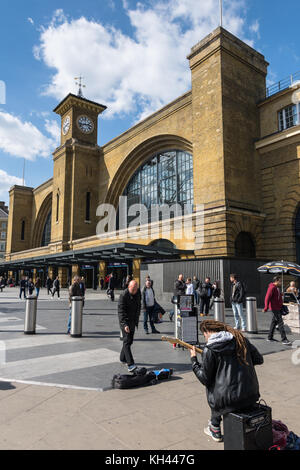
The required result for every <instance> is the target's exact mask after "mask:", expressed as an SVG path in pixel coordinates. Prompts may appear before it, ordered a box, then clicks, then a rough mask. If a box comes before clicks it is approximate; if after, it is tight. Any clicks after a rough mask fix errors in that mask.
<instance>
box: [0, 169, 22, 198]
mask: <svg viewBox="0 0 300 470" xmlns="http://www.w3.org/2000/svg"><path fill="white" fill-rule="evenodd" d="M15 184H18V185H21V184H22V178H18V177H17V176H12V175H9V174H8V173H6V171H4V170H0V199H1V200H4V201H6V202H7V201H8V191H9V189H10V188H11V187H12V186H13V185H15Z"/></svg>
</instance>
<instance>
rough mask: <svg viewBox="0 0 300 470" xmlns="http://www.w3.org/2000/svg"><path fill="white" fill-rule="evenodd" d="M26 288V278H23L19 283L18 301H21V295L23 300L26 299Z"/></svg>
mask: <svg viewBox="0 0 300 470" xmlns="http://www.w3.org/2000/svg"><path fill="white" fill-rule="evenodd" d="M26 287H27V281H26V278H25V277H24V276H23V277H22V279H21V281H20V295H19V297H20V299H22V294H23V295H24V299H26Z"/></svg>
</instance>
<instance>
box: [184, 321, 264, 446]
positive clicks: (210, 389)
mask: <svg viewBox="0 0 300 470" xmlns="http://www.w3.org/2000/svg"><path fill="white" fill-rule="evenodd" d="M200 330H201V332H202V333H203V335H204V338H205V341H206V346H205V348H204V350H203V354H202V361H201V363H199V362H198V359H197V353H196V349H195V347H193V349H192V350H191V360H192V369H193V372H194V374H195V375H196V377H197V379H198V380H199V381H200V382H201V383H202V384H203V385H204V386H205V387H206V390H207V400H208V405H209V407H210V409H211V419H210V421H209V423H208V427H207V428H205V429H204V433H205V434H207V435H208V436H210V437H211V438H212V439H213V440H214V441H216V442H222V441H223V435H222V432H221V421H222V416H224V415H226V414H228V413H232V412H242V411H250V410H251V409H253V408H255V407H256V403H257V401H258V399H259V397H260V393H259V384H258V379H257V375H256V372H255V368H254V366H256V365H260V364H263V362H264V359H263V357H262V355H261V354H260V353H259V351H258V350H257V349H256V347H255V346H254V345H253V344H251V343H250V341H248V339H246V338H245V337H244V336H243V334H242V333H241V332H240V331H238V330H234V329H233V328H232V327H230V326H229V325H226V324H224V323H221V322H218V321H215V320H203V321H202V322H201V324H200Z"/></svg>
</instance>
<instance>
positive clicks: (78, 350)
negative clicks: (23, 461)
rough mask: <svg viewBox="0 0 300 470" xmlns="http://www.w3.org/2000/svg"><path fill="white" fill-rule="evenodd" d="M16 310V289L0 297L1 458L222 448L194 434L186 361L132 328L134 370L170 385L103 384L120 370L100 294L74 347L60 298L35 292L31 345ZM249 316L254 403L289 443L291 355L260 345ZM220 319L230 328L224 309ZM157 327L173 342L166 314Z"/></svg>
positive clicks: (194, 395)
mask: <svg viewBox="0 0 300 470" xmlns="http://www.w3.org/2000/svg"><path fill="white" fill-rule="evenodd" d="M164 307H166V308H167V309H169V308H171V304H170V305H164ZM24 311H25V301H24V300H21V301H20V300H19V299H18V290H17V289H7V290H5V292H3V293H2V294H1V297H0V340H1V343H0V344H1V346H2V348H1V349H2V355H3V354H4V353H3V350H4V349H5V352H6V358H5V359H6V360H5V363H4V364H2V365H1V368H0V370H1V373H0V406H1V413H0V430H1V431H2V432H1V433H0V436H1V437H0V448H1V449H8V448H10V449H16V448H20V449H26V448H32V449H50V448H55V449H76V448H77V449H106V450H109V449H222V448H223V446H222V445H220V444H216V443H214V442H212V441H211V440H210V439H209V438H208V437H207V436H204V434H203V432H202V431H203V427H204V425H206V422H207V420H208V418H209V410H208V406H207V402H206V394H205V389H204V387H203V386H201V385H200V384H199V382H198V381H197V380H196V378H195V376H194V374H193V373H191V364H190V359H189V353H188V352H187V351H183V350H173V348H172V346H171V345H170V344H169V343H163V342H162V341H161V339H160V338H161V335H151V334H150V335H147V336H146V335H145V334H144V330H143V325H142V323H141V322H140V325H139V329H138V332H137V334H136V339H135V342H134V346H133V353H134V356H135V359H136V363H137V364H138V365H139V366H145V367H147V368H148V369H154V368H159V369H160V368H162V367H172V368H173V369H174V377H173V378H172V379H171V380H169V381H166V382H161V383H159V384H157V385H155V386H151V387H145V388H139V389H134V390H112V389H111V379H112V376H113V375H114V374H116V373H126V369H124V366H122V365H121V364H120V363H119V352H120V348H121V342H120V339H119V327H118V318H117V302H114V303H113V302H111V301H110V300H107V298H106V295H105V293H100V292H99V291H97V292H93V291H89V292H88V293H87V300H86V304H85V309H84V318H83V337H82V338H79V339H78V338H71V337H69V336H67V335H66V334H65V333H66V324H67V317H68V300H67V291H66V290H63V291H62V293H61V300H52V299H51V298H48V296H47V294H46V291H45V290H42V293H41V296H40V299H39V301H38V317H37V324H38V328H37V333H36V335H34V336H27V335H24V333H23V327H24ZM258 316H259V334H257V335H247V336H248V337H249V338H250V339H251V341H252V342H253V343H254V344H256V346H257V347H258V349H259V350H260V351H261V352H262V353H263V354H264V356H265V363H264V365H263V366H260V367H257V372H258V376H259V380H260V387H261V395H262V398H264V400H266V402H267V403H268V404H269V405H270V406H272V408H273V417H274V418H276V419H281V420H282V421H284V422H286V424H287V425H288V426H290V429H291V430H293V431H295V432H297V431H298V434H299V433H300V428H299V425H298V416H299V412H300V403H299V399H298V390H299V386H300V374H299V371H298V370H297V366H295V365H294V364H293V363H292V361H291V355H292V349H291V348H287V347H284V346H283V345H281V343H280V342H278V343H274V344H273V343H272V344H270V343H268V342H266V332H267V328H268V325H269V322H270V314H263V313H261V312H259V314H258ZM226 320H227V322H228V323H230V324H233V317H232V314H231V312H230V311H229V310H228V311H226ZM157 328H158V329H159V331H160V332H161V334H162V335H172V334H173V330H174V324H173V323H171V322H170V321H169V318H168V314H166V315H165V318H164V322H163V323H161V324H159V325H157ZM288 337H289V339H291V341H294V340H296V339H299V336H298V335H291V334H288ZM278 339H279V336H278ZM4 346H5V347H4ZM299 367H300V366H298V368H299ZM177 426H179V427H178V429H180V432H176V431H175V430H176V427H177ZM1 428H2V429H1ZM29 429H30V433H29V432H28V430H29ZM190 429H194V431H193V433H192V436H191V433H190Z"/></svg>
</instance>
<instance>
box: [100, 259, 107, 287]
mask: <svg viewBox="0 0 300 470" xmlns="http://www.w3.org/2000/svg"><path fill="white" fill-rule="evenodd" d="M105 276H106V262H105V261H100V263H99V279H98V282H99V286H100V279H101V277H103V279H105ZM100 287H101V286H100Z"/></svg>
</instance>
